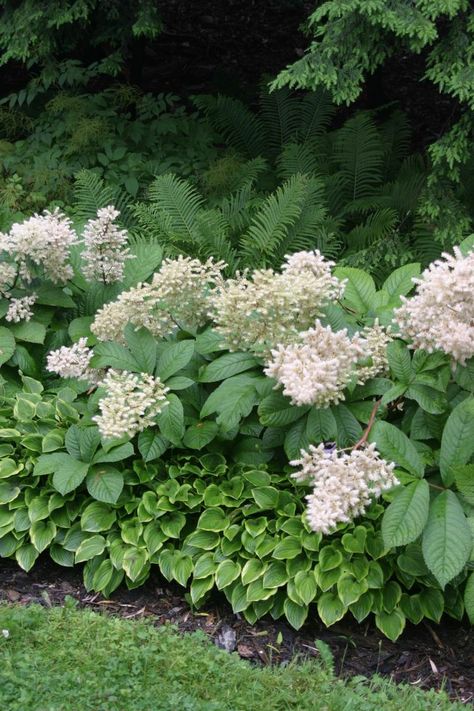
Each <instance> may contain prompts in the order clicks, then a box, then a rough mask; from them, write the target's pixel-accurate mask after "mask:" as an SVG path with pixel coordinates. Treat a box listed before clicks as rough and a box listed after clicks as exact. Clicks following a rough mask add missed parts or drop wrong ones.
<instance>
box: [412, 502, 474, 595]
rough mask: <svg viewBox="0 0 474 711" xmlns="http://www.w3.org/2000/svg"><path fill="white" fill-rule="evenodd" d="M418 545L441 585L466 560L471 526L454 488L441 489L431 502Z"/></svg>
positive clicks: (458, 571) (443, 585)
mask: <svg viewBox="0 0 474 711" xmlns="http://www.w3.org/2000/svg"><path fill="white" fill-rule="evenodd" d="M422 549H423V557H424V559H425V563H426V565H427V566H428V568H429V569H430V571H431V572H432V573H433V575H434V576H435V578H436V580H437V581H438V582H439V584H440V585H441V586H442V587H443V588H444V587H445V585H446V584H447V583H449V581H450V580H452V579H453V578H454V577H455V576H456V575H457V574H458V573H460V572H461V570H462V569H463V568H464V566H465V564H466V563H467V561H468V560H469V557H470V555H471V551H472V533H471V528H470V526H469V524H468V522H467V520H466V516H465V515H464V511H463V510H462V507H461V504H460V503H459V501H458V498H457V496H456V494H455V493H454V492H452V491H443V492H442V493H441V494H439V496H437V497H436V499H435V500H434V501H433V502H432V504H431V506H430V512H429V516H428V523H427V524H426V528H425V531H424V533H423V541H422Z"/></svg>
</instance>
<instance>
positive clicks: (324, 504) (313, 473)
mask: <svg viewBox="0 0 474 711" xmlns="http://www.w3.org/2000/svg"><path fill="white" fill-rule="evenodd" d="M375 447H376V446H375V444H369V445H368V446H366V447H365V448H364V449H353V450H352V451H351V452H350V453H348V452H342V451H338V450H336V449H333V448H331V449H328V448H326V446H325V445H324V443H323V444H320V445H319V446H318V447H314V446H312V445H310V447H309V451H304V450H302V452H301V459H298V460H295V461H292V462H290V464H291V465H292V466H294V467H300V470H299V471H297V472H295V473H294V474H292V476H293V478H294V479H296V480H297V481H300V482H303V481H307V482H308V483H310V484H311V485H312V486H313V491H312V493H311V494H309V495H308V496H307V497H306V500H307V502H308V503H307V512H306V515H307V520H308V523H309V525H310V527H311V529H312V530H313V531H317V532H321V533H325V534H328V533H331V531H332V530H333V529H334V527H335V526H336V525H337V524H338V523H348V522H350V521H352V520H353V519H354V518H356V517H357V516H360V515H362V514H363V513H365V511H366V508H367V506H369V504H370V503H371V501H372V499H374V498H378V497H379V496H380V495H381V494H382V492H383V491H386V490H387V489H391V488H392V487H393V486H396V485H397V484H398V483H399V482H398V480H397V479H396V477H395V476H394V474H393V470H394V468H395V464H394V463H393V462H390V463H388V462H386V461H385V460H384V459H381V458H380V455H379V453H378V452H377V450H376V448H375Z"/></svg>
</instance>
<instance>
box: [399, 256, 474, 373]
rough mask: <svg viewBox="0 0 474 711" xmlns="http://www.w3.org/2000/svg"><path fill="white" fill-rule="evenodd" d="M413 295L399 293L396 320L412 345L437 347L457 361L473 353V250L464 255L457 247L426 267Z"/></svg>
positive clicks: (426, 347) (432, 349)
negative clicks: (400, 304)
mask: <svg viewBox="0 0 474 711" xmlns="http://www.w3.org/2000/svg"><path fill="white" fill-rule="evenodd" d="M413 281H414V283H415V284H417V290H416V294H415V296H413V297H412V298H405V297H402V300H403V304H402V306H401V307H400V308H399V309H397V310H396V312H395V322H396V323H397V324H398V326H399V327H400V331H401V334H402V337H403V338H406V339H407V340H411V346H410V347H411V348H423V349H424V350H425V351H427V352H428V353H432V352H433V351H434V350H440V351H443V352H444V353H446V354H447V355H449V356H451V358H452V359H453V361H454V362H455V363H456V362H458V363H461V364H464V363H465V362H466V360H468V359H469V358H472V356H474V251H473V252H470V253H469V254H468V255H467V256H466V257H465V256H463V255H462V253H461V250H460V249H459V248H458V247H455V248H454V255H451V254H446V253H444V254H443V255H442V259H438V260H436V261H435V262H433V263H432V264H430V266H429V267H428V269H425V271H424V272H423V274H422V275H421V277H420V278H419V279H413Z"/></svg>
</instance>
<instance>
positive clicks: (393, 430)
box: [369, 421, 424, 478]
mask: <svg viewBox="0 0 474 711" xmlns="http://www.w3.org/2000/svg"><path fill="white" fill-rule="evenodd" d="M369 441H370V442H375V444H376V446H377V450H378V452H380V454H381V455H382V457H384V458H385V459H387V460H388V461H391V462H395V464H397V465H398V466H399V467H402V468H403V469H406V471H407V472H410V474H413V476H416V477H419V478H421V477H422V476H423V472H424V464H423V461H422V459H421V457H420V455H419V453H418V451H417V449H416V447H415V445H414V444H413V443H412V442H411V441H410V440H409V438H408V437H407V436H406V434H404V433H403V432H402V431H401V430H400V429H399V428H398V427H395V425H391V424H390V423H389V422H382V421H378V422H376V423H375V425H374V426H373V427H372V430H371V432H370V435H369Z"/></svg>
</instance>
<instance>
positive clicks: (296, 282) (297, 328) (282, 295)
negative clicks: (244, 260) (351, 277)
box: [210, 250, 345, 356]
mask: <svg viewBox="0 0 474 711" xmlns="http://www.w3.org/2000/svg"><path fill="white" fill-rule="evenodd" d="M333 266H334V262H330V261H327V260H326V259H324V257H323V256H322V255H321V253H320V252H319V251H318V250H316V251H314V252H298V253H296V254H292V255H291V256H289V255H287V256H286V257H285V263H284V264H283V266H282V271H281V273H276V272H274V271H273V269H256V270H255V271H254V272H252V274H251V276H249V275H248V273H247V272H244V273H242V274H239V273H238V274H237V275H236V277H235V278H234V279H228V280H227V281H225V282H222V283H221V285H220V288H219V289H217V290H216V292H214V295H213V299H212V310H211V313H210V316H211V318H212V319H213V320H214V321H215V323H216V324H217V326H216V331H217V332H218V333H220V334H221V335H222V336H223V338H224V340H225V342H226V344H227V346H228V348H229V349H230V350H233V351H237V350H244V351H247V350H249V351H252V352H254V353H257V354H261V355H263V356H268V354H269V353H270V351H271V349H272V348H276V347H277V346H278V345H287V344H289V343H294V342H297V341H299V340H300V333H301V331H304V330H305V329H308V328H310V327H311V326H312V325H313V324H314V321H315V319H316V318H317V317H318V316H320V315H321V313H322V309H323V308H324V306H326V305H327V304H328V303H329V302H331V301H333V300H335V299H338V298H339V297H340V296H341V295H342V293H343V291H344V286H345V283H344V282H341V281H339V279H337V278H336V277H334V276H333V275H332V273H331V268H332V267H333Z"/></svg>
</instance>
